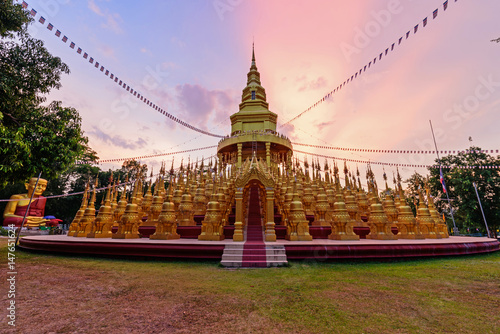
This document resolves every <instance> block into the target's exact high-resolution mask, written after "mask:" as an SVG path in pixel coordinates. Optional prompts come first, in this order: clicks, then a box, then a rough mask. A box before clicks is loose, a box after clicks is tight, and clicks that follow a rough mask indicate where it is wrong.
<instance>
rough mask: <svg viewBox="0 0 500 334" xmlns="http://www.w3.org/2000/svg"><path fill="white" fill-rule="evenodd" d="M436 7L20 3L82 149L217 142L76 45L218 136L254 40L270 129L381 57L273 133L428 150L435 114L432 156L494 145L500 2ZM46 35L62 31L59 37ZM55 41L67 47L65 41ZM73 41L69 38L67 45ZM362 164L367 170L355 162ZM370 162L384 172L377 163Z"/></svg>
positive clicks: (393, 0) (373, 156) (152, 148)
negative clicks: (59, 70) (56, 61)
mask: <svg viewBox="0 0 500 334" xmlns="http://www.w3.org/2000/svg"><path fill="white" fill-rule="evenodd" d="M443 2H444V0H439V1H434V0H421V1H415V0H413V1H411V0H400V1H398V0H389V1H386V0H377V1H365V0H353V1H343V0H333V1H332V0H324V1H322V0H321V1H320V0H315V1H298V0H286V1H285V0H273V1H269V0H268V1H264V0H252V1H250V0H208V1H202V0H199V1H195V0H190V1H160V0H151V1H147V2H143V1H118V0H88V1H76V0H50V1H48V0H30V1H27V3H28V5H29V6H28V9H31V8H35V9H36V10H37V14H36V17H35V20H36V23H34V24H33V25H32V27H31V28H30V31H31V32H32V34H33V35H34V36H35V37H36V38H39V39H41V40H43V41H44V42H45V45H46V47H47V48H48V49H49V50H50V51H51V52H52V53H53V54H54V55H56V56H59V57H61V58H62V59H63V61H64V62H65V63H66V64H68V66H69V67H70V70H71V74H70V75H66V76H64V77H63V79H62V84H63V87H62V88H61V89H60V90H58V91H54V92H52V93H51V95H50V99H52V100H61V101H63V104H64V105H66V106H71V107H74V108H76V109H77V110H78V111H79V113H80V115H81V116H82V119H83V129H84V130H85V134H86V135H87V136H88V138H89V143H90V146H91V147H92V148H93V149H94V150H95V151H97V152H98V155H99V157H100V158H101V159H113V158H127V157H136V156H142V155H149V154H158V153H168V152H176V151H181V150H189V149H196V148H201V147H206V146H211V145H216V144H217V143H218V140H219V139H218V138H214V137H210V136H206V135H202V134H199V133H197V132H194V131H192V130H190V129H187V128H185V127H183V126H180V125H178V124H176V123H174V122H172V121H171V120H170V119H168V118H167V117H165V116H163V115H160V114H159V113H158V112H156V111H154V110H153V109H152V108H150V107H147V106H146V105H145V104H144V103H142V102H140V101H138V100H137V98H134V97H133V96H131V95H130V94H129V93H127V92H126V91H125V90H124V89H123V88H120V87H119V86H118V85H117V84H116V83H114V81H113V80H110V79H109V77H107V76H105V75H104V74H103V72H100V71H99V70H98V69H96V68H94V66H93V65H92V64H89V62H88V60H85V59H83V57H82V55H80V54H77V52H76V50H77V48H78V47H81V48H82V49H83V51H84V52H87V53H88V54H89V56H91V57H93V58H94V59H95V60H96V61H98V62H99V63H100V65H102V66H104V67H105V68H106V69H108V70H109V71H110V72H111V73H114V75H116V76H118V77H119V78H120V80H123V81H124V82H126V83H127V84H128V85H130V87H132V88H133V89H134V90H137V91H138V92H140V93H141V94H143V95H144V96H145V97H147V98H148V99H149V100H151V101H152V102H153V103H155V104H157V105H159V106H161V107H162V108H163V109H165V110H167V111H168V112H169V113H171V114H173V115H175V116H176V117H178V118H180V119H182V120H184V121H186V122H188V123H190V124H192V125H193V126H196V127H198V128H201V129H204V130H207V131H210V132H212V133H216V134H220V135H226V134H229V132H230V121H229V116H230V115H231V114H233V113H235V112H237V111H238V104H239V102H240V100H241V91H242V89H243V88H244V87H245V85H246V74H247V72H248V70H249V68H250V59H251V51H252V42H253V41H254V42H255V54H256V60H257V67H258V69H259V72H260V74H261V81H262V85H263V87H264V88H265V89H266V93H267V98H268V102H269V104H270V110H271V111H273V112H275V113H277V114H278V122H279V124H282V123H285V122H287V121H288V120H290V119H291V118H293V117H295V116H296V115H297V114H299V113H301V112H302V111H304V110H305V109H307V108H308V107H309V106H310V105H312V104H313V103H315V102H316V101H317V100H319V99H321V98H322V97H323V96H325V95H326V94H327V93H328V92H330V91H332V90H334V89H335V88H336V87H337V86H338V85H340V84H341V83H343V82H344V81H345V80H346V79H347V78H350V77H351V75H354V73H355V72H357V71H359V70H360V69H361V68H363V67H364V65H367V64H368V63H369V62H370V61H372V60H373V58H375V57H377V62H376V64H375V65H373V64H372V65H371V67H370V68H369V69H367V70H366V71H365V72H363V73H362V74H361V75H360V77H359V78H356V79H355V80H354V81H353V82H352V83H349V84H348V85H346V86H345V87H344V88H342V90H340V91H339V92H336V93H335V94H334V97H333V99H330V100H328V101H326V102H324V103H322V104H321V105H320V106H318V107H316V108H314V109H312V110H311V111H309V112H307V113H305V114H304V115H303V116H302V117H301V118H299V119H297V120H296V121H294V122H293V123H292V126H285V127H280V125H278V131H280V132H283V133H285V134H286V135H288V136H289V137H290V138H291V140H292V142H297V143H306V144H314V145H332V146H338V147H348V148H366V149H380V150H391V149H397V150H431V149H434V147H433V144H432V146H431V143H432V135H431V131H430V127H429V120H432V122H433V126H434V130H435V132H436V137H437V141H438V146H439V149H440V150H462V149H466V148H468V147H469V145H470V144H471V143H470V142H469V137H472V140H473V141H472V144H473V145H475V146H480V147H481V148H483V149H488V150H490V149H495V150H496V149H500V131H499V125H500V112H499V111H500V66H499V65H500V43H494V42H491V41H490V40H492V39H494V38H498V37H500V19H499V18H498V16H499V13H500V2H499V1H498V0H483V1H480V2H478V1H472V0H458V1H457V2H455V0H449V1H448V8H447V10H446V11H444V10H443ZM435 9H438V13H437V17H436V18H435V19H433V11H434V10H435ZM40 15H41V16H43V17H44V18H45V19H46V22H45V24H43V25H42V24H40V23H38V20H39V18H40ZM425 17H427V20H428V21H427V25H426V26H425V27H423V22H422V20H423V19H424V18H425ZM48 23H51V24H53V25H54V29H53V30H52V31H49V30H48V29H47V28H46V26H47V24H48ZM417 24H419V27H418V30H417V32H416V33H414V26H415V25H417ZM56 29H59V30H60V31H61V36H60V37H59V38H58V37H56V36H55V35H54V33H55V31H56ZM407 31H410V34H409V37H408V38H407V39H406V32H407ZM64 35H66V36H67V37H68V41H67V42H66V43H63V42H62V40H61V38H62V37H63V36H64ZM400 37H403V39H402V42H401V44H400V45H398V40H399V38H400ZM70 42H74V43H75V44H76V47H75V48H74V49H71V48H70V47H69V45H70ZM392 43H395V47H394V50H393V51H390V50H391V49H390V48H391V45H392ZM386 48H389V52H388V54H387V56H386V55H385V50H386ZM381 52H384V56H383V57H382V59H381V60H379V54H380V53H381ZM82 54H83V53H82ZM294 148H295V149H297V150H301V151H307V152H312V153H319V154H323V155H328V156H336V157H339V158H349V159H359V160H370V161H382V162H391V163H400V164H432V163H433V161H434V159H435V156H433V155H416V154H377V153H365V152H358V153H356V152H344V151H335V150H321V149H313V148H308V147H302V146H295V147H294ZM215 151H216V150H215V149H209V150H203V151H197V152H192V153H189V154H185V155H181V154H179V155H176V156H175V161H176V163H180V160H181V157H184V158H185V159H187V157H188V156H190V157H191V160H196V158H197V157H199V158H200V159H201V157H202V156H204V157H208V156H211V155H213V154H215ZM171 157H172V156H166V157H163V158H156V159H145V160H143V162H144V163H147V164H148V165H150V166H153V167H154V169H155V170H156V171H157V170H158V166H159V164H160V162H161V161H163V160H164V161H166V162H167V163H168V164H170V161H171ZM298 157H299V158H300V159H303V158H304V155H303V154H298ZM308 159H309V160H310V157H308ZM320 161H321V162H323V159H320ZM120 165H121V163H116V164H103V165H102V168H105V169H107V168H118V167H119V166H120ZM351 166H352V167H354V168H355V164H351ZM360 169H361V171H362V172H363V171H364V165H361V164H360ZM373 169H374V171H375V173H379V174H382V167H381V166H374V167H373ZM386 170H388V171H389V172H390V171H392V168H390V167H389V168H387V167H386ZM400 170H401V171H402V172H403V174H404V175H406V176H408V175H409V174H410V173H413V171H414V170H417V171H418V172H421V173H423V172H425V169H424V168H400Z"/></svg>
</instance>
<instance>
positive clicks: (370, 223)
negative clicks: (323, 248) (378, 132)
mask: <svg viewBox="0 0 500 334" xmlns="http://www.w3.org/2000/svg"><path fill="white" fill-rule="evenodd" d="M230 120H231V133H230V135H228V136H226V137H224V138H223V139H221V140H220V141H219V143H218V147H217V159H216V160H215V162H214V161H213V160H212V159H211V160H210V161H209V162H208V163H207V164H205V161H204V160H202V161H201V163H200V164H198V161H196V164H194V163H191V162H190V161H189V160H188V163H187V165H186V166H187V167H185V166H184V164H183V161H181V164H180V168H179V169H178V170H177V171H174V168H173V161H172V167H171V170H170V172H169V174H170V178H169V181H168V189H169V190H168V195H167V194H166V193H165V185H164V176H165V170H164V166H163V165H162V168H161V170H160V174H161V176H160V177H159V179H158V180H157V181H156V183H155V187H154V189H155V191H154V195H153V193H152V191H151V188H152V179H151V182H150V183H149V184H147V183H146V182H145V180H142V179H136V180H134V186H133V193H132V194H131V196H130V198H129V200H128V201H127V196H126V192H125V191H123V193H122V195H121V197H120V201H119V202H118V203H117V202H116V200H117V198H116V197H117V194H116V191H113V194H114V195H113V196H112V195H111V194H110V192H109V190H108V196H107V197H106V202H105V205H104V206H103V207H102V208H103V210H100V214H101V216H100V217H98V219H95V208H94V201H95V193H93V194H92V198H91V200H90V202H89V203H88V204H87V200H88V196H89V192H88V189H86V192H85V196H84V199H83V201H82V206H81V208H80V210H79V212H78V213H77V215H76V217H75V219H74V221H73V223H72V225H71V229H70V232H69V234H68V235H75V236H80V237H83V236H87V234H88V233H89V231H88V230H87V229H90V227H91V226H96V227H100V226H101V225H103V224H104V223H105V225H106V229H105V230H106V233H104V232H103V233H101V234H100V235H99V237H109V235H110V232H109V229H110V228H111V225H114V227H115V230H114V231H113V234H112V238H115V239H131V238H140V237H144V236H146V237H147V236H150V238H151V239H153V240H154V239H157V240H169V239H177V238H192V239H195V238H196V239H198V240H201V241H221V240H224V239H228V238H229V239H230V238H232V240H233V242H243V241H246V240H247V232H248V228H249V227H251V228H252V233H254V232H255V228H256V227H257V229H258V230H259V231H258V233H260V229H261V231H262V238H263V240H264V241H267V242H274V241H276V240H277V239H278V238H279V239H287V240H290V241H310V240H312V239H314V238H325V239H326V238H329V239H331V240H339V241H347V240H359V239H360V238H364V236H366V238H368V239H374V240H396V239H398V238H401V239H403V238H404V239H421V238H424V237H426V238H441V237H446V236H445V233H444V232H441V231H445V230H446V227H445V226H441V225H442V223H441V220H440V219H439V216H438V214H437V212H435V208H434V206H433V202H432V199H429V200H428V202H429V208H427V205H426V204H425V203H424V200H423V194H422V193H421V190H419V197H420V206H419V208H418V214H417V217H415V215H414V214H413V212H412V211H411V209H410V207H409V206H407V205H406V200H405V197H404V192H403V189H402V188H401V178H400V176H399V172H398V182H397V185H396V181H394V184H395V191H394V192H390V191H389V187H388V185H387V176H386V175H385V172H384V180H385V183H386V191H385V194H383V195H382V198H380V197H379V196H380V195H379V191H378V186H377V183H376V180H375V176H374V173H373V171H372V169H371V167H370V165H368V166H367V171H366V181H367V186H368V187H367V189H366V190H365V189H363V187H362V185H361V180H360V173H359V170H358V168H356V173H354V172H351V171H350V170H349V168H348V167H347V164H346V162H345V161H344V175H345V178H344V181H345V182H344V184H345V186H344V187H343V186H342V185H341V182H340V177H339V170H338V167H337V163H336V162H335V161H334V164H333V166H334V170H333V172H332V170H331V169H330V167H329V166H328V163H327V162H325V167H324V174H323V175H322V174H321V167H320V163H319V160H318V159H316V161H315V160H314V158H313V159H312V166H311V170H310V169H309V168H310V167H309V163H308V162H307V158H306V159H305V160H304V163H303V168H302V166H301V163H300V162H299V160H298V158H297V157H295V161H293V160H292V156H293V147H292V143H291V142H290V140H289V139H288V138H287V137H286V136H284V135H281V134H279V133H277V132H276V124H277V115H276V114H275V113H273V112H272V111H270V110H269V104H268V102H267V100H266V91H265V89H264V87H263V86H262V84H261V81H260V73H259V71H258V70H257V65H256V60H255V50H254V47H253V46H252V61H251V65H250V70H249V72H248V74H247V83H246V86H245V88H244V89H243V91H242V98H241V103H240V104H239V110H238V112H236V113H234V114H232V115H231V116H230ZM356 176H357V179H356ZM151 177H152V175H151ZM127 180H128V179H127ZM356 181H357V182H356ZM165 182H166V180H165ZM144 185H145V187H144ZM96 187H97V185H96V186H94V192H95V188H96ZM250 193H252V194H255V195H257V197H258V200H255V201H253V202H252V203H253V204H252V205H253V207H250V206H251V205H250V204H249V202H250V201H249V199H250ZM110 198H112V201H111V202H112V203H111V206H110V204H109V202H110ZM428 198H431V197H430V195H429V194H428ZM255 207H257V209H256V210H258V211H255ZM252 210H253V211H252ZM250 211H252V212H253V215H254V216H253V217H255V213H256V212H257V214H258V215H259V214H260V218H259V219H258V221H257V223H255V219H254V220H253V223H252V225H251V226H250V225H247V224H248V217H249V213H250ZM94 220H95V221H94ZM92 223H93V224H94V225H92ZM259 224H260V226H259ZM103 226H104V225H103ZM437 226H439V228H436V227H437ZM116 228H117V230H116ZM146 228H147V229H149V230H148V231H146ZM393 229H394V232H393ZM98 230H99V229H97V230H96V231H98ZM99 231H100V230H99ZM326 231H328V232H326ZM396 231H397V232H396ZM146 232H147V234H143V233H146ZM252 235H253V234H252ZM96 237H97V235H96Z"/></svg>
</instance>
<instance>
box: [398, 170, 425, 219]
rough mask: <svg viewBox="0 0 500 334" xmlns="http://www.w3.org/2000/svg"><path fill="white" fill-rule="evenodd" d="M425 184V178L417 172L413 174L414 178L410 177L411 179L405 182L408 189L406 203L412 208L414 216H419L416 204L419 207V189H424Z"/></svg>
mask: <svg viewBox="0 0 500 334" xmlns="http://www.w3.org/2000/svg"><path fill="white" fill-rule="evenodd" d="M424 182H425V176H423V175H421V174H419V173H417V172H415V173H413V175H412V176H410V178H409V179H407V180H405V181H403V183H406V184H407V186H406V189H405V190H404V192H405V197H406V202H407V203H408V205H409V206H410V208H411V210H412V211H413V214H414V215H416V214H417V208H416V206H415V203H417V205H418V200H419V198H418V188H419V187H423V186H424Z"/></svg>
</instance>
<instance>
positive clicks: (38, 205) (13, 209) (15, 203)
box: [3, 177, 59, 228]
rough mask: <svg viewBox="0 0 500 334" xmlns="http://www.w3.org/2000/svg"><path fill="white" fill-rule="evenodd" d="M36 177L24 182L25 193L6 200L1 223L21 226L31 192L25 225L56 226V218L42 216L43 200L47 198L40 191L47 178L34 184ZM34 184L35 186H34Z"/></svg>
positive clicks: (43, 209) (45, 186)
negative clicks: (31, 199)
mask: <svg viewBox="0 0 500 334" xmlns="http://www.w3.org/2000/svg"><path fill="white" fill-rule="evenodd" d="M36 180H37V178H36V177H33V178H31V179H30V180H29V182H28V183H26V184H25V186H26V190H27V191H28V193H27V194H16V195H12V196H11V197H10V199H11V201H9V202H7V206H6V207H5V211H4V213H3V225H4V226H8V225H11V224H14V225H15V226H16V227H19V226H21V223H22V221H23V217H24V215H25V214H26V210H27V209H28V204H29V201H30V198H31V195H32V194H33V201H32V202H31V205H30V208H29V212H28V214H27V215H26V221H25V222H24V226H25V227H28V228H30V227H40V226H57V225H58V221H59V220H58V219H50V218H48V217H47V218H44V212H45V202H46V201H47V199H46V198H45V197H43V196H42V193H43V192H44V191H45V189H46V188H47V180H44V179H40V180H39V181H38V184H37V185H36ZM35 185H36V188H35Z"/></svg>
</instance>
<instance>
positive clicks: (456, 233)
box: [429, 120, 459, 235]
mask: <svg viewBox="0 0 500 334" xmlns="http://www.w3.org/2000/svg"><path fill="white" fill-rule="evenodd" d="M429 124H430V125H431V132H432V139H433V140H434V147H435V148H436V154H437V158H438V163H439V175H440V176H441V175H443V170H442V169H441V158H439V151H438V147H437V144H436V137H435V136H434V129H433V128H432V122H431V120H429ZM443 180H444V179H443ZM444 189H445V194H446V199H447V200H448V205H449V206H450V214H451V220H452V221H453V234H454V235H459V232H458V228H457V225H456V224H455V217H453V207H452V206H451V201H450V196H449V195H448V192H447V191H446V186H444Z"/></svg>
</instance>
